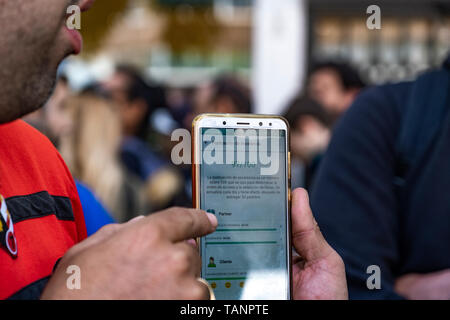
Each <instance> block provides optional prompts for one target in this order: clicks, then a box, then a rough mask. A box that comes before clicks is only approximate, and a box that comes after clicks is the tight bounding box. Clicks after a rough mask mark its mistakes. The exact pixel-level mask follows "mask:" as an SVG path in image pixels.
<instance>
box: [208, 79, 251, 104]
mask: <svg viewBox="0 0 450 320" xmlns="http://www.w3.org/2000/svg"><path fill="white" fill-rule="evenodd" d="M208 112H210V113H252V100H251V92H250V89H249V88H248V87H247V86H246V85H245V84H244V83H243V82H242V81H240V80H239V79H238V78H236V77H233V76H231V75H224V76H220V77H218V78H217V79H216V80H215V81H214V82H213V83H212V90H211V99H210V101H209V108H208Z"/></svg>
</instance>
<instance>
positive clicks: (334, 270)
mask: <svg viewBox="0 0 450 320" xmlns="http://www.w3.org/2000/svg"><path fill="white" fill-rule="evenodd" d="M292 242H293V245H294V248H295V250H296V251H297V253H298V254H299V255H300V256H294V257H293V267H292V279H293V281H292V282H293V283H292V286H293V295H294V299H295V300H317V299H326V300H327V299H329V300H335V299H348V291H347V281H346V279H345V266H344V262H343V261H342V259H341V257H340V256H339V255H338V254H337V252H336V251H334V250H333V248H331V247H330V245H329V244H328V243H327V242H326V240H325V239H324V237H323V236H322V233H321V232H320V229H319V226H318V225H317V223H316V221H315V220H314V217H313V215H312V212H311V208H310V206H309V198H308V194H307V192H306V191H305V190H303V189H296V190H294V191H293V192H292Z"/></svg>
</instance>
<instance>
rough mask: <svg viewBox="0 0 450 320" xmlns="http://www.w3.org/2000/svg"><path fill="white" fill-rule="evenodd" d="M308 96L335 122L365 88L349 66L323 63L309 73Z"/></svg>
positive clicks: (338, 63)
mask: <svg viewBox="0 0 450 320" xmlns="http://www.w3.org/2000/svg"><path fill="white" fill-rule="evenodd" d="M307 87H308V88H307V89H308V95H309V96H310V97H311V98H312V99H314V100H316V101H317V102H319V103H320V104H321V105H322V106H323V107H324V108H325V110H327V112H328V113H330V115H332V117H333V118H334V120H335V121H336V120H337V119H338V118H339V117H340V116H341V115H342V114H343V113H344V112H345V111H346V110H347V109H348V108H349V107H350V105H351V104H352V103H353V101H354V100H355V98H356V97H357V95H358V94H359V92H360V91H361V90H362V89H363V88H364V87H365V84H364V82H363V81H362V79H361V77H360V76H359V74H358V72H357V71H356V70H355V69H354V68H353V67H352V66H350V65H349V64H347V63H341V62H331V61H330V62H323V63H319V64H316V65H315V66H314V67H313V69H312V71H311V72H310V76H309V80H308V84H307Z"/></svg>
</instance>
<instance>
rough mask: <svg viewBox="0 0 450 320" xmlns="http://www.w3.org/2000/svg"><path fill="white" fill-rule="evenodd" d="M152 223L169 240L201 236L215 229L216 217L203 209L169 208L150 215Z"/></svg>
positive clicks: (177, 240)
mask: <svg viewBox="0 0 450 320" xmlns="http://www.w3.org/2000/svg"><path fill="white" fill-rule="evenodd" d="M151 218H152V223H153V224H155V225H156V226H157V227H158V228H160V230H161V233H162V235H163V236H164V237H165V238H167V239H168V240H169V241H171V242H179V241H184V240H188V239H192V238H197V237H202V236H205V235H207V234H210V233H212V232H214V231H215V230H216V227H217V224H218V222H217V218H216V217H215V216H214V215H213V214H211V213H207V212H205V211H203V210H198V209H187V208H171V209H167V210H164V211H161V212H159V213H156V214H154V215H152V216H151Z"/></svg>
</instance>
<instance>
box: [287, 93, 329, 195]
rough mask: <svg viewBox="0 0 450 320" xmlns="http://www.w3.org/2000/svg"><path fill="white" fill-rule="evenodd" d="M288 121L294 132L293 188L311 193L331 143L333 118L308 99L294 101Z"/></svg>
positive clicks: (297, 98)
mask: <svg viewBox="0 0 450 320" xmlns="http://www.w3.org/2000/svg"><path fill="white" fill-rule="evenodd" d="M284 117H285V118H286V119H287V120H288V122H289V125H290V129H291V138H290V139H291V154H292V160H291V172H292V174H291V176H292V178H291V179H292V181H291V185H292V187H293V188H296V187H304V188H306V189H310V187H311V185H312V183H313V181H314V177H315V174H316V172H317V169H318V167H319V164H320V161H321V159H322V157H323V154H324V152H325V150H326V148H327V147H328V143H329V142H330V139H331V123H332V121H331V117H330V115H329V114H328V113H327V112H326V111H325V109H324V108H323V107H322V106H321V105H320V104H319V103H317V102H316V101H314V100H312V99H311V98H309V97H307V96H304V95H299V96H298V97H296V98H295V99H294V100H293V101H292V103H291V104H290V106H289V108H288V110H287V112H286V113H285V114H284Z"/></svg>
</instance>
